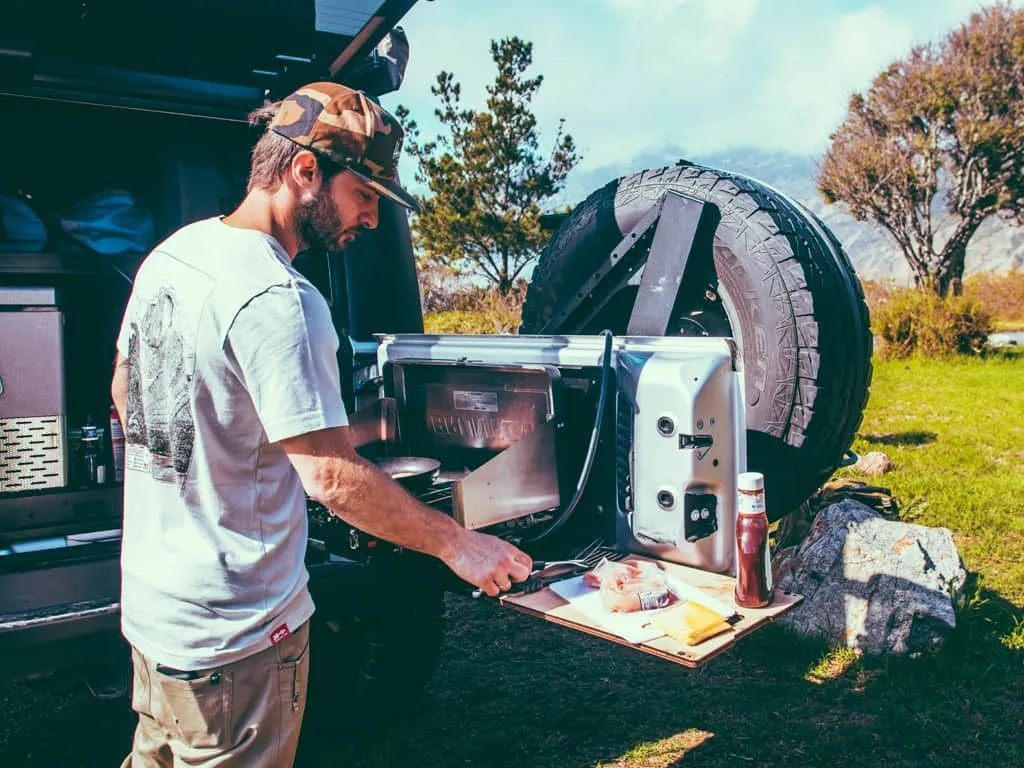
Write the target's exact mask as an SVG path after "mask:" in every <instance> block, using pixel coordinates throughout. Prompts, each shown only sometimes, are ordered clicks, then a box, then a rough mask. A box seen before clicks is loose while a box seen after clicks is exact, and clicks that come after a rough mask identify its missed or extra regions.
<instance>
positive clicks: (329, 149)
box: [269, 82, 419, 211]
mask: <svg viewBox="0 0 1024 768" xmlns="http://www.w3.org/2000/svg"><path fill="white" fill-rule="evenodd" d="M269 127H270V130H272V131H274V133H277V134H279V135H281V136H284V137H285V138H287V139H291V140H292V141H294V142H295V143H296V144H298V145H299V146H302V147H305V148H306V149H309V150H312V151H314V152H318V153H320V154H323V155H325V156H326V157H328V158H329V159H331V160H332V161H334V162H335V163H337V164H338V165H341V166H344V167H345V168H347V169H349V170H350V171H352V172H353V173H355V174H357V175H358V176H360V177H362V179H363V180H364V181H365V182H367V183H368V184H369V185H370V186H371V187H373V188H374V189H375V190H377V192H379V193H380V194H382V195H384V196H385V197H388V198H390V199H391V200H394V201H395V202H396V203H398V204H399V205H403V206H405V207H406V208H411V209H412V210H414V211H418V210H419V205H418V204H417V203H416V200H415V198H413V196H412V195H410V194H409V193H408V192H406V191H405V190H404V189H402V187H401V186H399V184H398V180H397V172H398V158H399V155H400V154H401V151H402V139H403V137H404V133H403V131H402V127H401V126H400V125H399V124H398V121H397V120H396V119H395V118H394V116H393V115H391V114H390V113H389V112H388V111H387V110H385V109H384V108H383V107H381V106H380V105H379V104H377V103H376V102H375V101H372V100H370V99H369V98H367V96H366V94H364V93H363V92H362V91H356V90H353V89H352V88H348V87H346V86H344V85H340V84H338V83H327V82H325V83H310V84H309V85H306V86H303V87H302V88H300V89H299V90H297V91H295V93H293V94H292V95H291V96H288V97H287V98H286V99H284V100H283V101H282V102H281V106H280V108H279V109H278V110H277V114H276V115H275V116H274V119H273V120H271V122H270V126H269Z"/></svg>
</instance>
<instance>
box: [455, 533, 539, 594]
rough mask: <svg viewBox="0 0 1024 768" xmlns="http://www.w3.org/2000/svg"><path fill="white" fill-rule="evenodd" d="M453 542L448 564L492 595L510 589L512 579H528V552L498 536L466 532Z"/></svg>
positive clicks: (529, 560) (458, 574) (530, 562)
mask: <svg viewBox="0 0 1024 768" xmlns="http://www.w3.org/2000/svg"><path fill="white" fill-rule="evenodd" d="M454 543H455V548H454V550H453V551H452V553H451V554H450V555H448V556H447V557H445V558H444V560H445V564H446V565H447V566H448V567H449V568H451V570H452V572H454V573H455V575H456V576H458V577H459V578H461V579H464V580H465V581H468V582H469V583H470V584H472V585H473V586H474V587H479V588H480V589H482V590H483V591H484V592H485V593H487V594H488V595H490V596H491V597H495V596H496V595H498V594H500V593H501V592H507V591H508V590H509V589H511V588H512V583H513V582H520V581H525V580H526V579H527V578H528V577H529V575H530V571H531V569H532V567H533V559H532V558H531V557H530V556H529V555H527V554H526V553H525V552H522V551H520V550H519V549H517V548H516V547H514V546H512V545H511V544H509V543H508V542H507V541H503V540H501V539H499V538H497V537H496V536H488V535H486V534H483V533H477V532H475V531H465V532H464V533H463V535H461V536H459V538H458V539H457V540H456V541H455V542H454Z"/></svg>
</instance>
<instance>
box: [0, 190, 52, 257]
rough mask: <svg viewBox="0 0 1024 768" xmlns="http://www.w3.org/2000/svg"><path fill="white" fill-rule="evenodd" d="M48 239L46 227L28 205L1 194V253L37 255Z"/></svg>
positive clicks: (13, 197)
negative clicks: (16, 252)
mask: <svg viewBox="0 0 1024 768" xmlns="http://www.w3.org/2000/svg"><path fill="white" fill-rule="evenodd" d="M48 239H49V236H48V235H47V232H46V225H45V224H43V221H42V219H40V218H39V217H38V216H37V215H36V212H35V211H33V210H32V207H31V206H29V205H28V203H26V202H25V201H24V200H22V199H20V198H18V197H15V196H14V195H5V194H3V193H2V192H0V251H8V252H11V251H19V252H23V253H36V252H38V251H41V250H43V249H44V248H45V247H46V242H47V240H48Z"/></svg>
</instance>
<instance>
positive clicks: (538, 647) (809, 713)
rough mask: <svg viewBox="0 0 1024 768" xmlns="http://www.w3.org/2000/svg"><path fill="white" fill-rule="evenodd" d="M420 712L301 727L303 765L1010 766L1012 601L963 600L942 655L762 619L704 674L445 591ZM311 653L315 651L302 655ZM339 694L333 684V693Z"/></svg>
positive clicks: (1013, 732)
mask: <svg viewBox="0 0 1024 768" xmlns="http://www.w3.org/2000/svg"><path fill="white" fill-rule="evenodd" d="M449 616H450V620H451V622H452V627H453V628H452V632H451V634H450V636H449V640H448V643H447V646H446V649H445V655H444V658H443V661H442V665H441V668H440V669H439V670H438V674H437V676H436V677H435V680H434V681H433V684H432V686H431V689H430V691H429V692H428V696H427V699H426V701H425V702H424V706H423V707H422V708H421V709H420V710H419V711H418V712H417V713H415V714H413V715H410V716H406V717H403V718H401V719H398V720H396V719H392V718H388V717H387V715H378V716H376V717H375V716H372V715H371V716H370V718H369V722H368V723H363V724H356V723H352V722H350V723H345V724H341V723H338V724H336V725H335V727H334V728H333V729H331V728H328V729H324V728H321V729H320V730H319V731H317V732H314V731H313V730H312V729H311V730H310V731H309V732H308V733H307V734H305V735H304V742H305V743H304V749H303V759H302V761H301V762H300V765H301V766H308V767H312V766H326V765H335V764H337V765H346V766H349V765H351V766H364V767H365V768H377V767H378V766H394V767H395V768H399V767H401V768H408V767H411V766H466V765H474V766H476V765H479V766H495V767H496V768H500V767H502V766H510V767H511V766H517V767H521V766H531V768H532V767H537V768H541V767H544V766H551V767H552V768H554V767H555V766H557V767H558V768H564V767H566V766H595V765H602V766H623V767H625V766H630V767H631V768H635V767H637V766H642V767H643V768H649V767H650V768H653V767H654V766H658V767H659V768H660V767H662V766H711V767H712V768H714V767H717V766H721V767H722V768H724V767H725V766H736V765H744V764H750V765H758V766H783V765H785V766H792V765H808V766H819V765H830V766H834V765H857V766H865V765H879V766H886V768H896V767H898V766H917V765H927V766H930V768H936V766H938V767H942V766H950V767H952V766H961V765H964V764H968V765H971V764H973V765H995V764H1022V759H1024V751H1022V747H1021V746H1019V739H1018V738H1017V735H1018V733H1019V728H1020V726H1021V723H1020V719H1021V714H1020V701H1021V695H1022V694H1024V690H1022V688H1021V681H1022V674H1021V673H1022V662H1024V653H1022V652H1021V651H1018V650H1012V649H1010V648H1008V647H1006V646H1005V645H1003V644H1002V643H1001V642H1000V641H999V637H1000V633H1002V634H1006V633H1009V632H1010V631H1011V629H1012V627H1013V624H1014V617H1019V616H1020V611H1019V610H1017V609H1015V608H1014V606H1012V605H1011V604H1009V603H1007V602H1006V601H1004V600H1002V599H1001V598H999V597H998V596H997V595H995V594H994V593H982V595H981V597H980V598H979V597H975V598H974V599H973V600H972V606H971V607H970V608H969V609H968V610H967V611H966V612H965V613H964V615H963V617H962V621H961V622H960V626H959V627H958V630H957V631H956V632H955V633H954V635H953V637H952V639H951V640H950V642H949V643H948V644H947V646H946V647H945V649H944V650H942V651H941V652H939V653H938V654H936V655H934V656H932V657H928V658H921V659H916V660H912V659H902V658H888V659H885V658H881V659H872V658H861V659H856V658H854V657H853V655H852V654H849V653H848V652H843V651H838V652H836V651H830V649H829V648H828V647H827V646H826V645H824V644H822V643H820V642H816V641H812V640H807V639H802V638H798V637H796V636H794V635H793V634H791V633H789V632H787V631H786V630H784V629H782V628H781V627H777V626H772V627H767V628H765V629H764V630H761V631H760V632H758V633H756V634H755V635H753V636H751V637H749V638H746V639H744V640H743V641H742V642H741V643H740V644H739V645H738V647H737V648H735V649H733V650H732V651H731V652H729V653H727V654H725V655H723V656H721V657H719V658H718V659H716V660H713V661H712V662H710V664H709V665H708V666H707V667H705V668H703V669H700V670H688V669H685V668H683V667H678V666H675V665H673V664H671V663H669V662H665V661H662V660H659V659H655V658H651V657H648V656H645V655H642V654H640V653H639V652H637V651H633V650H631V649H628V648H623V647H619V646H613V645H611V644H609V643H606V642H603V641H600V640H597V639H594V638H589V637H585V636H580V635H577V634H575V633H572V632H571V631H569V630H565V629H562V628H559V627H554V626H551V625H545V624H541V623H540V622H538V621H537V620H533V619H529V618H527V617H523V616H520V615H517V614H511V613H505V612H503V611H501V610H500V609H498V608H496V607H494V606H490V605H480V604H467V601H464V600H460V599H453V600H452V601H451V602H450V610H449ZM314 663H315V662H314ZM339 696H344V692H339Z"/></svg>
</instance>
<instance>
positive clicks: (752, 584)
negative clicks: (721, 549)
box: [735, 472, 775, 608]
mask: <svg viewBox="0 0 1024 768" xmlns="http://www.w3.org/2000/svg"><path fill="white" fill-rule="evenodd" d="M738 479H739V482H738V490H739V494H738V496H739V499H738V501H739V504H738V508H737V512H738V513H739V514H737V516H736V558H737V565H736V592H735V598H736V605H739V606H741V607H743V608H764V607H765V606H766V605H769V604H770V603H771V601H772V597H773V596H774V594H775V587H774V585H773V584H772V557H771V551H770V550H769V546H768V515H767V514H766V513H765V503H764V475H762V474H761V473H760V472H743V473H742V474H740V476H739V478H738Z"/></svg>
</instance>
